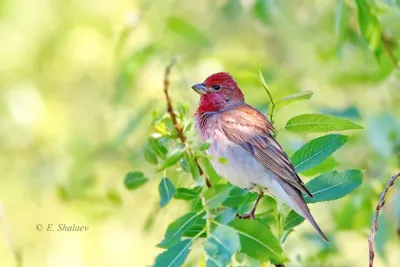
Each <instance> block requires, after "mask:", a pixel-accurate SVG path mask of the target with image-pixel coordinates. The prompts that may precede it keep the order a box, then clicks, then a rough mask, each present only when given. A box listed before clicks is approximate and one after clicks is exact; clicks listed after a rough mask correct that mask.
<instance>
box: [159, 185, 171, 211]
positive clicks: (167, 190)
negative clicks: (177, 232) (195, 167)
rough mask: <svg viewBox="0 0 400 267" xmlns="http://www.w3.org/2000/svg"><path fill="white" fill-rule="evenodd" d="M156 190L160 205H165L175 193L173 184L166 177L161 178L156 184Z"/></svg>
mask: <svg viewBox="0 0 400 267" xmlns="http://www.w3.org/2000/svg"><path fill="white" fill-rule="evenodd" d="M158 192H159V193H160V206H161V208H163V207H165V206H166V205H167V204H168V203H169V202H170V201H171V199H172V197H173V196H174V194H175V186H174V184H173V183H172V182H171V180H170V179H168V178H162V179H161V182H160V184H159V186H158Z"/></svg>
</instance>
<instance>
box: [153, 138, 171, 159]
mask: <svg viewBox="0 0 400 267" xmlns="http://www.w3.org/2000/svg"><path fill="white" fill-rule="evenodd" d="M148 144H149V146H150V148H151V149H152V151H153V152H154V153H155V154H156V155H157V156H159V157H160V158H162V159H164V158H165V156H166V155H167V153H168V150H167V148H166V147H165V146H163V144H162V143H161V140H160V139H156V138H149V140H148Z"/></svg>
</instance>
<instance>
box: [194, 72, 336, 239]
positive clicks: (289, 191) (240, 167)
mask: <svg viewBox="0 0 400 267" xmlns="http://www.w3.org/2000/svg"><path fill="white" fill-rule="evenodd" d="M192 89H193V90H194V91H195V92H197V93H198V94H199V95H200V103H199V106H198V108H197V110H196V112H195V114H194V119H195V129H196V130H197V132H198V134H199V135H200V139H201V140H202V141H204V142H206V141H208V142H209V143H210V146H209V148H208V149H207V151H206V153H207V155H211V157H210V159H211V164H212V166H213V167H214V169H215V170H216V171H217V172H218V173H219V174H220V175H221V176H222V177H224V178H225V179H226V180H228V181H229V182H230V183H231V184H233V185H234V186H237V187H241V188H245V189H247V190H248V191H253V192H257V193H258V196H257V199H256V201H255V204H254V206H253V208H252V209H251V210H250V211H249V212H248V213H247V214H244V215H237V217H238V218H240V219H255V211H256V208H257V205H258V203H259V201H260V200H261V198H262V197H263V196H264V193H269V194H271V195H273V196H274V197H275V198H277V199H278V201H280V202H282V203H284V204H286V205H287V206H289V207H290V208H291V209H292V210H294V211H295V212H296V213H298V214H299V215H300V216H302V217H303V218H305V219H307V220H308V221H309V222H310V223H311V225H312V226H313V227H314V228H315V230H316V231H317V232H318V234H319V235H320V236H321V238H323V239H324V240H325V241H327V242H329V240H328V238H327V237H326V235H325V234H324V233H323V231H322V230H321V228H320V227H319V226H318V224H317V222H316V221H315V219H314V217H313V216H312V214H311V212H310V210H309V208H308V206H307V204H306V202H305V200H304V198H303V196H302V193H305V194H306V195H307V196H309V197H310V198H313V195H312V193H311V192H310V191H309V190H308V189H307V187H306V186H305V184H304V182H303V181H302V180H301V178H300V177H299V175H298V174H297V172H296V169H295V167H294V166H293V164H292V163H291V162H290V159H289V157H288V155H287V154H286V153H285V151H284V150H283V148H282V146H281V145H280V144H279V143H278V142H277V140H276V139H275V138H274V133H275V129H274V127H273V125H272V124H271V122H270V121H269V120H268V118H267V117H266V116H264V114H262V113H261V112H260V111H258V110H257V109H255V108H254V107H252V106H251V105H249V104H247V103H246V102H245V98H244V95H243V93H242V91H241V90H240V88H239V86H238V84H237V83H236V81H235V80H234V79H233V77H232V76H231V75H230V74H228V73H227V72H218V73H215V74H212V75H210V76H209V77H207V78H206V79H205V80H204V82H202V83H199V84H195V85H193V86H192ZM220 158H225V159H226V160H227V163H226V162H221V160H219V159H220Z"/></svg>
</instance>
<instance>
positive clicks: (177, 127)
mask: <svg viewBox="0 0 400 267" xmlns="http://www.w3.org/2000/svg"><path fill="white" fill-rule="evenodd" d="M175 63H176V58H173V59H172V60H171V62H170V63H169V64H168V65H167V67H166V68H165V74H164V95H165V100H166V101H167V111H168V114H169V116H170V117H171V120H172V123H173V124H174V128H175V130H176V133H177V135H178V137H179V139H180V140H181V143H182V145H184V146H185V147H187V144H186V136H185V134H184V133H183V128H182V127H181V126H180V125H179V123H178V119H177V118H176V113H175V112H174V108H173V106H172V100H171V97H170V95H169V92H168V89H169V74H170V73H171V68H172V67H173V66H174V65H175ZM187 150H188V153H189V155H190V156H191V157H193V158H194V156H193V153H192V151H191V150H190V148H189V147H187ZM194 160H195V163H196V165H197V168H198V169H199V172H200V175H203V174H204V177H205V178H206V185H207V187H211V181H210V179H209V178H208V177H207V175H205V173H204V171H203V169H202V168H201V166H200V164H199V162H198V161H197V159H196V158H194Z"/></svg>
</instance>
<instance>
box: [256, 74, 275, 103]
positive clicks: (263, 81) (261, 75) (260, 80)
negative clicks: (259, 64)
mask: <svg viewBox="0 0 400 267" xmlns="http://www.w3.org/2000/svg"><path fill="white" fill-rule="evenodd" d="M258 81H259V82H260V83H261V85H262V87H263V88H264V90H265V92H267V94H268V97H269V100H270V101H271V103H272V102H274V100H273V98H272V94H271V91H270V90H269V87H268V85H267V82H266V81H265V79H264V76H263V74H262V72H261V70H258Z"/></svg>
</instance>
